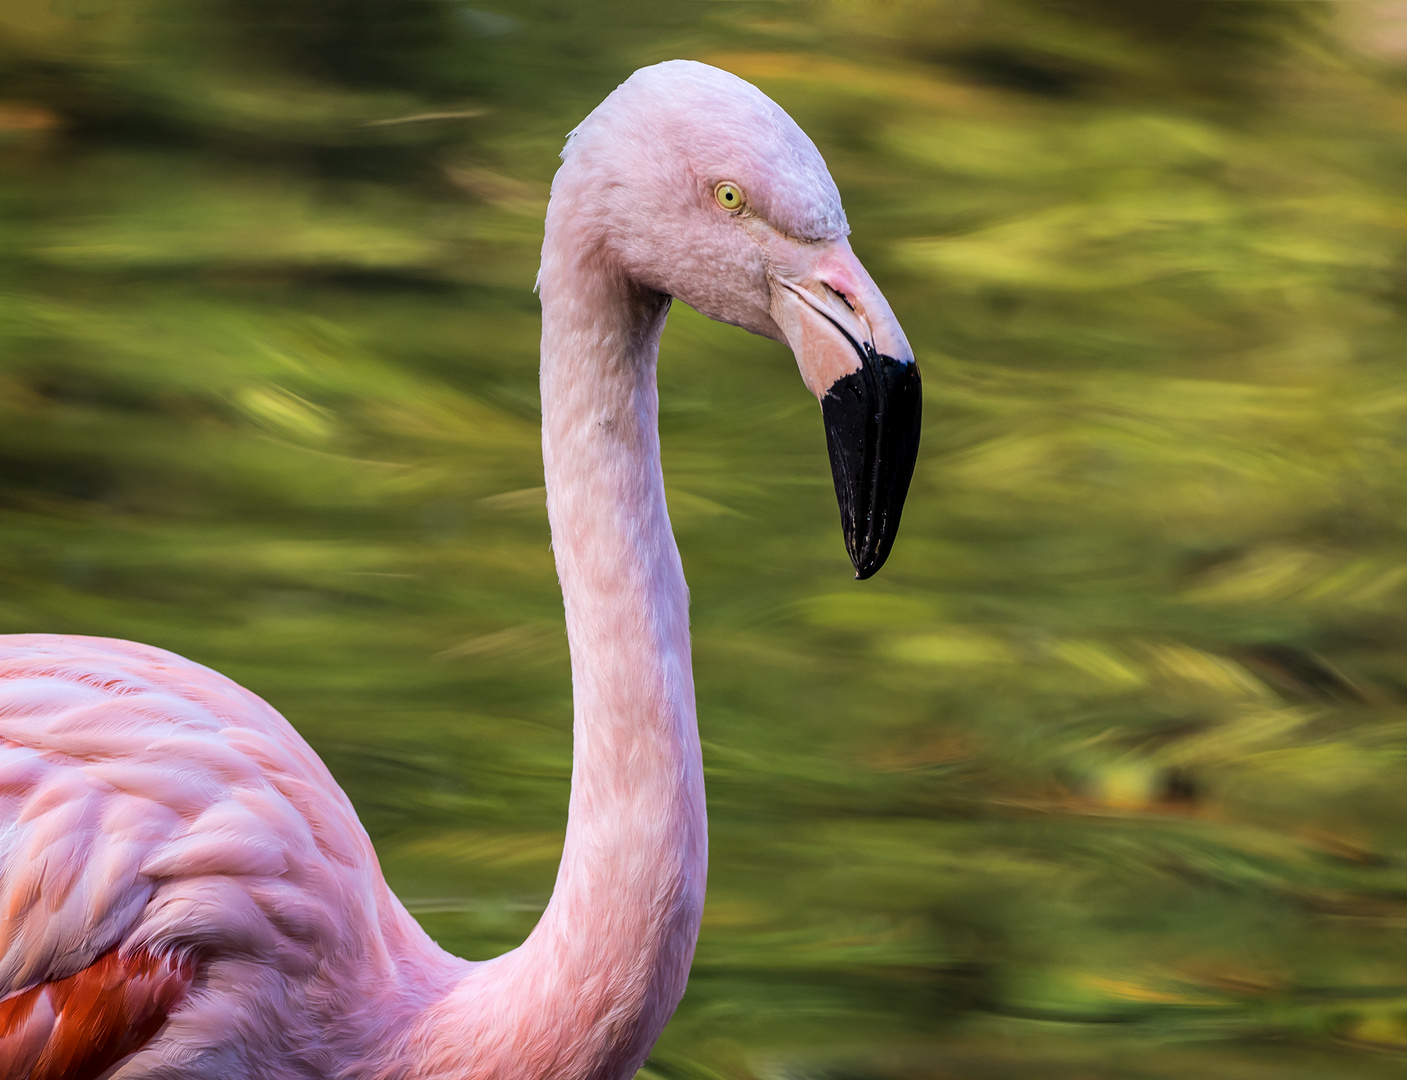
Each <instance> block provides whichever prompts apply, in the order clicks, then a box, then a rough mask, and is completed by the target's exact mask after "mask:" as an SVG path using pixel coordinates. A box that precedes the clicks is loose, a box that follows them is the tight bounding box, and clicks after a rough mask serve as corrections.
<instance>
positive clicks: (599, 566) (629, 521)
mask: <svg viewBox="0 0 1407 1080" xmlns="http://www.w3.org/2000/svg"><path fill="white" fill-rule="evenodd" d="M725 190H726V191H727V192H729V195H728V198H727V199H724V198H723V196H722V195H721V193H722V192H723V191H725ZM847 232H848V226H846V224H845V216H844V213H843V211H842V210H841V206H840V198H839V195H838V194H837V193H836V190H835V185H834V183H833V182H832V181H831V178H830V175H829V173H828V172H827V171H826V168H825V164H824V162H823V161H822V160H821V156H820V154H819V153H818V152H817V151H816V148H815V146H813V145H812V144H811V141H810V140H809V139H807V138H806V136H805V135H804V134H803V133H802V132H801V130H800V129H799V128H797V126H796V125H795V124H794V123H793V122H792V121H791V119H790V118H789V117H787V115H786V114H785V113H784V112H782V110H781V109H780V108H778V107H777V106H776V105H775V104H774V103H773V102H771V101H770V100H769V99H768V98H766V97H765V96H764V95H763V94H761V93H760V92H759V91H758V90H756V89H755V88H754V87H752V86H750V85H748V84H747V83H745V82H743V81H742V80H740V79H738V78H736V77H734V76H732V75H729V74H727V73H726V72H722V71H719V70H717V69H716V68H711V67H707V66H706V65H703V64H695V63H690V62H686V61H673V62H670V63H667V64H661V65H657V66H656V67H653V68H646V69H644V70H642V71H640V72H637V73H636V74H635V75H634V76H632V77H631V78H630V79H629V80H627V82H625V83H624V84H623V85H622V86H621V87H619V88H618V89H617V90H616V91H615V92H614V93H613V94H612V95H611V96H610V97H609V98H608V99H607V100H606V101H605V102H604V103H603V104H602V105H601V106H600V107H599V108H598V109H597V110H596V111H595V112H593V113H592V115H591V116H589V117H588V118H587V119H586V120H585V121H584V122H583V123H582V125H581V126H580V127H579V128H578V129H577V131H576V132H574V133H573V137H572V138H571V140H570V142H569V143H568V146H567V149H566V150H564V151H563V166H562V168H561V170H560V171H559V172H558V174H557V178H556V180H555V181H554V183H553V195H552V201H551V204H550V206H549V209H548V216H547V227H546V236H545V240H544V244H543V256H542V268H541V272H540V274H539V286H540V292H541V296H542V305H543V337H542V404H543V458H544V466H545V474H546V482H547V501H548V513H549V517H550V519H551V524H552V535H553V551H554V554H555V557H556V560H557V569H558V574H559V576H560V578H561V583H562V591H563V596H564V600H565V608H566V625H567V634H568V639H569V642H570V645H571V653H572V677H573V687H574V709H575V724H574V729H573V730H574V740H575V755H574V764H573V771H572V795H571V804H570V809H569V813H568V820H567V833H566V843H565V846H564V850H563V854H562V862H561V866H560V868H559V870H558V876H557V884H556V887H555V889H554V890H553V893H552V899H551V901H550V902H549V904H548V907H547V910H546V911H545V912H544V913H543V916H542V919H541V920H540V921H539V923H538V925H537V926H536V928H535V929H534V930H533V932H532V934H531V935H530V936H529V937H528V939H527V941H525V942H524V943H523V945H521V946H520V947H519V948H517V949H514V950H512V951H511V952H509V953H506V954H505V955H503V956H500V957H497V958H495V959H493V960H489V961H485V962H481V963H474V962H469V961H465V960H461V959H458V958H457V957H453V956H450V955H448V954H447V953H445V952H443V951H442V950H441V949H439V948H438V947H437V946H436V945H435V944H434V942H432V941H431V940H430V939H429V937H428V936H427V935H426V934H425V933H424V931H423V930H421V928H420V926H419V925H418V924H417V923H416V922H415V920H414V919H412V918H411V917H410V915H409V914H407V912H406V910H405V908H404V907H403V906H402V905H401V904H400V902H399V901H398V900H397V899H396V898H395V896H393V895H392V893H391V892H390V890H389V889H388V888H387V886H386V883H385V881H384V880H383V878H382V876H381V872H380V868H379V867H378V865H377V860H376V853H375V851H374V850H373V848H372V845H371V842H370V840H369V838H368V837H367V835H366V832H365V830H364V829H363V828H362V827H361V824H360V823H359V822H358V820H357V816H356V812H355V811H354V810H353V808H352V805H351V803H350V802H349V801H348V800H347V797H346V796H345V795H344V794H343V793H342V791H341V790H340V789H339V788H338V787H337V785H336V783H335V782H334V781H333V779H332V776H331V775H330V774H329V773H328V771H327V769H326V768H325V767H324V766H323V764H322V762H321V761H319V760H318V757H317V755H316V754H314V753H313V751H312V750H311V748H309V746H308V745H307V743H305V742H304V741H303V739H302V738H301V737H300V736H299V735H298V733H297V732H296V731H295V730H294V729H293V727H292V726H291V725H290V724H289V723H288V722H287V721H286V720H284V718H283V717H282V716H280V715H279V714H278V713H277V712H275V711H274V710H273V709H272V708H270V707H269V706H268V705H267V704H265V703H264V702H263V701H262V700H260V699H259V698H258V697H256V696H255V695H254V694H251V693H250V692H249V691H247V690H244V689H242V688H241V687H239V686H237V685H235V684H234V683H233V682H231V681H230V680H228V679H226V678H224V677H223V676H221V675H219V674H217V673H215V672H214V671H211V670H210V669H208V668H205V667H202V666H200V665H199V664H194V663H192V662H190V661H188V660H184V659H182V658H181V657H179V656H175V655H173V654H171V653H168V652H164V651H162V650H160V649H154V648H149V647H147V646H143V645H134V644H132V643H130V642H125V641H114V640H108V639H103V638H84V637H58V636H49V635H38V634H36V635H20V636H12V637H0V920H2V921H0V1080H21V1078H23V1080H60V1078H62V1080H98V1078H100V1077H101V1078H103V1080H547V1078H551V1080H624V1078H626V1077H629V1076H631V1075H632V1074H633V1073H634V1072H635V1070H636V1069H637V1068H638V1067H639V1066H640V1064H641V1063H642V1062H643V1061H644V1059H645V1057H646V1055H647V1054H648V1053H649V1051H650V1048H651V1047H652V1046H653V1044H654V1042H655V1039H656V1038H657V1037H658V1035H659V1033H660V1031H661V1030H662V1029H663V1027H664V1025H665V1023H666V1022H667V1021H668V1020H669V1017H670V1015H671V1014H672V1013H673V1011H674V1008H675V1006H676V1005H677V1004H678V1002H679V999H680V997H681V996H682V994H683V992H684V986H685V982H686V980H687V975H688V969H689V964H690V961H691V959H692V956H693V951H694V943H695V941H696V939H697V936H698V930H699V921H700V917H701V913H702V909H703V894H704V879H705V876H706V867H707V843H708V841H707V829H706V820H705V811H704V796H703V767H702V760H701V756H700V750H699V737H698V730H697V724H696V722H695V715H694V688H693V676H692V670H691V661H690V655H689V625H688V591H687V588H686V586H685V583H684V575H683V569H682V566H681V564H680V559H679V552H678V549H677V548H676V547H675V544H674V537H673V535H672V533H671V531H670V526H669V516H668V511H667V509H666V506H665V499H664V482H663V477H662V475H661V472H660V456H659V433H658V424H657V419H658V399H657V395H656V389H655V362H656V358H657V353H658V347H659V337H660V332H661V330H662V328H663V325H664V318H665V315H666V313H667V311H668V308H669V304H670V301H671V298H673V297H678V298H679V299H681V300H683V301H684V302H686V303H690V304H692V305H693V306H695V307H697V308H698V309H699V310H700V311H703V312H704V313H705V314H708V315H710V316H712V317H714V318H717V319H721V320H723V321H726V322H730V323H734V324H736V325H739V326H743V327H745V328H747V329H749V330H752V331H754V332H757V333H762V334H766V335H768V336H771V337H774V338H777V339H778V340H782V341H785V342H787V343H788V344H789V345H790V346H791V347H792V350H793V352H794V353H795V354H796V357H797V361H798V364H799V366H800V368H801V371H802V375H803V378H804V380H805V382H806V384H807V385H808V387H810V388H811V389H812V391H813V392H814V393H815V394H816V396H817V397H818V399H820V401H821V404H822V410H823V415H824V418H825V421H826V424H827V435H828V444H829V446H830V449H831V455H832V464H833V468H834V470H835V478H836V489H837V494H838V495H839V496H840V498H841V505H842V519H843V524H844V526H845V529H846V531H847V542H848V543H850V548H851V554H852V559H854V561H855V565H856V569H857V571H859V573H860V575H861V576H867V575H868V574H869V573H873V572H874V570H876V569H878V566H879V564H880V563H882V562H883V560H884V557H885V555H887V553H888V545H889V543H890V542H891V541H892V539H893V533H894V530H895V529H897V525H898V512H899V507H900V506H901V504H902V501H903V495H904V491H905V490H907V485H908V479H909V475H910V473H911V472H912V469H913V455H914V453H916V450H917V418H918V412H917V409H918V400H917V396H916V395H917V387H918V379H917V368H916V367H915V366H914V364H913V359H912V354H911V353H910V352H909V351H908V344H907V342H906V341H905V340H904V336H903V331H902V330H901V329H900V328H899V325H898V323H897V322H896V321H895V320H894V316H893V314H892V312H891V311H890V310H889V306H888V304H887V303H886V302H885V300H884V298H883V296H882V295H881V294H880V293H879V291H878V289H877V288H875V286H874V283H873V282H872V281H871V280H870V278H869V276H868V275H867V274H866V273H865V270H864V268H863V267H862V266H861V265H860V263H859V262H858V261H857V260H856V259H855V257H854V255H853V253H851V251H850V248H849V244H848V243H847V242H846V240H845V234H846V233H847ZM905 424H907V425H909V426H910V427H911V428H912V431H909V430H907V429H906V428H905V427H904V425H905ZM896 493H897V494H896ZM861 533H863V535H861ZM857 536H859V537H860V539H859V540H856V537H857Z"/></svg>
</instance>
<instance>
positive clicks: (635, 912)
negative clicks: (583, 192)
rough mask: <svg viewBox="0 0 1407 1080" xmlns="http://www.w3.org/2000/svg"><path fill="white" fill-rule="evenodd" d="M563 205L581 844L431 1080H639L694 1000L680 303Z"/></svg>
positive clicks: (460, 999)
mask: <svg viewBox="0 0 1407 1080" xmlns="http://www.w3.org/2000/svg"><path fill="white" fill-rule="evenodd" d="M563 201H564V200H562V199H561V198H557V197H554V200H553V206H552V207H551V208H550V209H549V212H548V227H547V238H546V242H545V244H544V248H543V263H542V272H541V275H540V277H539V286H540V292H541V296H542V308H543V334H542V418H543V429H542V443H543V459H544V464H545V471H546V478H547V508H548V516H549V518H550V520H551V524H552V548H553V552H554V554H555V556H556V560H557V573H558V576H559V577H560V579H561V583H562V594H563V598H564V600H565V604H566V616H567V637H568V641H569V643H570V646H571V656H572V689H573V697H574V703H575V720H574V725H573V733H574V740H575V746H574V761H573V767H572V794H571V805H570V810H569V814H568V819H567V835H566V845H565V848H564V851H563V854H562V863H561V866H560V868H559V870H558V873H557V884H556V888H555V889H554V890H553V893H552V899H551V901H550V903H549V904H548V906H547V910H546V911H545V912H544V914H543V916H542V919H541V921H540V922H539V923H538V925H537V927H536V928H535V929H534V930H533V932H532V934H531V935H530V936H529V938H528V940H527V941H526V942H525V943H524V944H523V945H522V946H521V947H520V948H518V949H515V950H513V951H512V952H510V953H507V954H505V955H504V956H501V957H498V958H497V959H495V960H491V961H489V962H487V963H485V964H481V965H477V966H476V967H475V968H474V969H473V970H472V971H471V972H470V973H469V974H468V975H467V976H466V977H465V978H464V979H463V981H462V982H461V983H460V984H459V985H458V986H457V987H456V989H455V990H454V991H453V992H452V993H451V994H450V996H449V997H448V998H447V999H446V1000H445V1002H444V1003H442V1005H441V1006H440V1007H438V1008H437V1009H435V1010H433V1011H434V1012H437V1013H438V1014H439V1015H438V1017H437V1018H435V1019H436V1022H435V1025H434V1026H435V1027H436V1028H438V1032H437V1033H436V1035H435V1037H434V1038H433V1041H434V1042H436V1043H438V1044H439V1046H438V1049H437V1051H432V1052H431V1053H430V1054H429V1055H428V1057H429V1058H430V1059H432V1060H436V1061H437V1062H438V1065H437V1066H436V1067H435V1068H432V1069H431V1070H430V1071H427V1072H425V1073H424V1075H426V1076H446V1077H449V1076H454V1077H461V1076H462V1077H484V1078H488V1077H492V1078H493V1080H513V1078H518V1077H522V1078H524V1080H526V1078H529V1077H531V1078H535V1080H536V1078H545V1077H551V1078H554V1080H556V1078H563V1080H566V1078H571V1080H578V1078H579V1080H616V1078H622V1080H624V1078H628V1077H630V1076H631V1075H632V1074H633V1073H634V1072H635V1070H636V1069H637V1068H638V1067H639V1066H640V1064H641V1063H642V1062H643V1061H644V1059H645V1057H646V1056H647V1055H648V1054H649V1052H650V1048H651V1047H652V1046H653V1045H654V1042H655V1039H656V1038H657V1037H658V1036H659V1033H660V1031H661V1030H662V1029H663V1028H664V1025H665V1023H666V1022H667V1021H668V1019H669V1017H670V1016H671V1014H672V1013H673V1012H674V1008H675V1006H676V1005H677V1004H678V1002H679V999H680V997H681V996H682V995H683V992H684V984H685V981H686V979H687V976H688V970H689V964H690V962H691V960H692V958H693V952H694V943H695V941H696V940H697V937H698V927H699V920H700V917H701V914H702V910H703V895H704V877H705V873H706V867H707V831H706V822H705V811H704V793H703V767H702V760H701V756H700V751H699V737H698V727H697V723H696V720H695V714H694V686H693V672H692V667H691V664H690V657H689V625H688V590H687V588H686V586H685V583H684V573H683V568H682V566H681V565H680V560H679V552H678V549H677V548H676V546H675V543H674V536H673V534H672V532H671V530H670V526H669V516H668V513H667V511H666V508H665V498H664V480H663V476H662V474H661V471H660V452H659V427H658V415H659V406H658V396H657V391H656V387H655V361H656V357H657V354H658V349H659V336H660V332H661V330H662V329H663V326H664V318H665V314H666V311H667V309H668V305H669V300H668V298H667V297H662V296H660V295H659V294H657V293H651V292H648V291H644V290H641V289H639V288H637V287H634V286H632V285H631V284H630V283H628V282H626V281H624V280H623V279H622V278H621V277H620V276H618V275H614V274H612V273H610V272H609V271H606V270H604V269H601V268H600V267H599V265H595V264H593V261H592V259H591V256H590V254H589V253H588V254H586V255H583V254H582V251H583V249H584V248H587V247H589V245H586V244H583V243H581V238H580V237H578V236H575V235H573V234H572V233H571V232H570V222H571V221H572V219H573V215H571V214H570V213H569V212H567V209H566V208H564V207H563V205H562V203H563ZM436 1068H437V1069H438V1070H439V1071H435V1069H436Z"/></svg>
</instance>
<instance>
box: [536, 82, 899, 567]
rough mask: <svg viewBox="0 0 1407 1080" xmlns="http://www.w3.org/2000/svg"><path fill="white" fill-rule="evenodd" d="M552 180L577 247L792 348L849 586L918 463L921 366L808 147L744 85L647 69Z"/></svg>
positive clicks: (604, 111)
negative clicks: (810, 402)
mask: <svg viewBox="0 0 1407 1080" xmlns="http://www.w3.org/2000/svg"><path fill="white" fill-rule="evenodd" d="M562 158H563V162H564V164H563V166H562V168H561V170H560V171H559V172H558V174H557V178H556V180H554V182H553V207H552V209H550V210H549V216H550V215H551V214H552V213H553V211H559V212H562V213H566V214H570V215H571V218H572V225H573V230H574V232H575V235H576V236H577V237H578V238H579V239H580V240H581V241H583V243H582V244H581V248H582V249H583V250H588V251H591V252H593V253H594V256H595V257H597V258H601V259H604V260H606V261H607V262H608V263H609V264H610V265H611V266H612V267H613V269H614V270H616V271H617V272H618V273H620V274H621V275H622V276H623V277H624V278H625V279H627V280H629V281H631V282H633V283H634V284H636V285H637V286H640V287H643V288H646V289H649V290H653V291H655V292H658V293H662V294H665V295H667V296H672V297H676V298H678V299H680V300H682V301H683V302H684V303H686V304H688V305H689V306H690V307H693V308H694V309H695V310H697V311H699V312H700V313H701V314H704V315H707V316H709V317H710V318H713V319H717V320H719V321H721V322H726V323H732V324H734V325H736V326H741V327H743V328H744V329H747V330H750V331H752V332H753V333H756V334H762V335H764V336H766V337H770V338H774V339H775V340H777V341H781V342H783V343H785V344H787V345H788V346H790V348H791V350H792V352H793V353H794V354H795V356H796V360H797V365H798V367H799V368H800V370H801V375H802V379H803V381H804V382H805V383H806V385H807V387H808V388H809V389H810V390H811V392H812V393H813V394H814V395H815V396H816V397H817V399H818V400H819V401H820V403H821V412H822V417H823V419H824V421H825V426H826V441H827V445H828V448H829V451H830V458H831V469H832V475H833V478H834V480H835V490H836V497H837V499H838V500H839V503H840V513H841V524H842V527H843V529H844V533H845V542H846V548H847V550H848V551H849V554H850V558H851V561H852V562H853V563H854V566H855V572H856V577H858V578H867V577H869V576H871V575H872V574H874V573H875V571H877V570H878V569H879V568H880V567H881V566H882V565H883V564H884V561H885V559H886V558H887V557H888V555H889V551H890V548H891V547H892V545H893V543H894V537H895V535H896V533H897V531H898V527H899V515H900V512H901V510H902V509H903V504H904V497H905V495H906V494H907V493H908V488H909V481H910V479H911V478H912V475H913V469H914V462H915V460H916V458H917V454H918V441H919V422H920V414H921V408H922V393H921V387H920V380H919V373H918V366H917V364H916V363H915V362H914V357H913V352H912V350H911V349H910V348H909V343H908V341H907V340H906V339H905V337H904V331H903V330H902V329H901V328H900V326H899V323H898V320H897V319H895V317H894V313H893V311H892V310H890V307H889V304H888V302H887V301H886V300H885V298H884V296H883V294H882V293H881V292H880V291H879V289H878V287H877V286H876V285H875V283H874V281H873V280H872V279H871V278H870V276H869V274H868V273H867V272H866V271H865V268H864V267H863V266H862V265H861V264H860V261H859V260H858V259H857V258H856V257H855V254H854V252H853V251H851V249H850V243H849V240H848V239H847V237H848V235H849V232H850V227H849V225H848V224H847V223H846V220H845V211H844V210H843V209H842V207H841V203H840V193H839V191H837V189H836V186H835V181H834V180H832V179H831V175H830V172H829V170H828V169H827V168H826V163H825V161H824V160H822V158H821V154H820V152H819V151H818V150H817V149H816V146H815V144H814V143H813V142H812V141H811V140H810V139H809V138H807V136H806V134H805V132H803V131H802V130H801V128H800V127H798V126H797V124H796V122H795V121H793V120H792V118H791V117H790V116H788V115H787V114H786V113H785V112H784V111H783V110H782V109H781V108H780V107H779V106H778V105H777V104H776V103H775V102H773V101H772V100H771V99H770V98H768V97H767V96H766V95H765V94H763V93H762V92H761V91H760V90H758V89H757V88H756V87H755V86H753V85H752V84H751V83H748V82H746V81H744V80H743V79H740V78H738V77H737V76H736V75H732V74H730V73H728V72H726V71H721V70H719V69H718V68H715V67H710V66H709V65H707V64H700V63H696V62H693V61H688V60H672V61H669V62H667V63H663V64H657V65H655V66H654V67H648V68H643V69H641V70H640V71H637V72H636V73H635V74H634V75H632V76H631V77H630V78H629V79H627V80H626V81H625V82H624V83H623V84H621V86H620V87H618V88H617V89H616V90H615V92H614V93H612V94H611V95H610V97H608V98H607V99H606V100H605V101H604V102H602V104H601V105H600V106H599V107H598V108H597V109H596V110H595V111H594V112H592V114H591V115H590V116H588V117H587V118H586V120H584V121H583V122H582V123H581V125H580V126H579V127H578V128H577V129H576V131H574V132H573V133H572V136H571V137H570V139H569V140H568V143H567V146H566V148H565V149H564V150H563V152H562Z"/></svg>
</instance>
